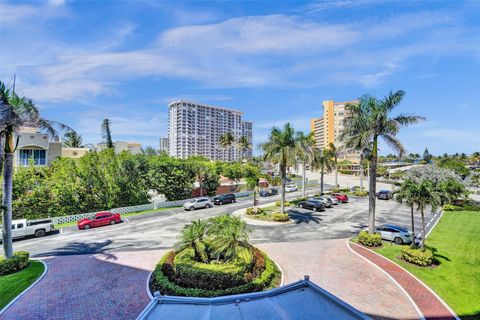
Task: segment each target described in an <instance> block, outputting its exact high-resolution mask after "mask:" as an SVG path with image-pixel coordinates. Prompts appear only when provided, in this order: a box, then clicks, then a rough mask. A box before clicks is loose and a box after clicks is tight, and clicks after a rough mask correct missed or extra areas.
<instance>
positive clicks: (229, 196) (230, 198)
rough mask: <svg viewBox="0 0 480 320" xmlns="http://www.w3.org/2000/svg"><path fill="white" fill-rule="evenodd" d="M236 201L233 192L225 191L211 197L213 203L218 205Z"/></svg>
mask: <svg viewBox="0 0 480 320" xmlns="http://www.w3.org/2000/svg"><path fill="white" fill-rule="evenodd" d="M236 201H237V199H236V198H235V195H234V194H233V193H226V194H222V195H219V196H216V197H215V198H213V203H215V204H219V205H222V204H226V203H233V202H236Z"/></svg>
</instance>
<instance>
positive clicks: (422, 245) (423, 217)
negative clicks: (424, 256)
mask: <svg viewBox="0 0 480 320" xmlns="http://www.w3.org/2000/svg"><path fill="white" fill-rule="evenodd" d="M420 214H421V215H422V244H421V246H420V249H422V250H423V249H425V238H426V236H427V233H426V230H425V215H424V214H423V206H422V207H421V208H420Z"/></svg>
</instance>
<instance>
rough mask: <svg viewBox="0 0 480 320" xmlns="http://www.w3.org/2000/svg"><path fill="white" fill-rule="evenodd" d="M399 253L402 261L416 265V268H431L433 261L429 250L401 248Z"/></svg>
mask: <svg viewBox="0 0 480 320" xmlns="http://www.w3.org/2000/svg"><path fill="white" fill-rule="evenodd" d="M400 252H401V254H402V259H403V260H405V261H407V262H410V263H413V264H416V265H417V266H421V267H428V266H431V265H432V264H433V262H434V261H435V259H434V257H433V252H432V250H429V249H425V250H423V251H422V250H421V249H414V248H411V247H403V248H402V250H401V251H400Z"/></svg>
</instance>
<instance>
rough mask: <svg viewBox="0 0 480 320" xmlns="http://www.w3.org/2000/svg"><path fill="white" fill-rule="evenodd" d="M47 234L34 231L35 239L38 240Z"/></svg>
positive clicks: (43, 231) (41, 231) (42, 231)
mask: <svg viewBox="0 0 480 320" xmlns="http://www.w3.org/2000/svg"><path fill="white" fill-rule="evenodd" d="M46 234H47V233H46V232H45V230H37V231H35V237H37V238H40V237H43V236H45V235H46Z"/></svg>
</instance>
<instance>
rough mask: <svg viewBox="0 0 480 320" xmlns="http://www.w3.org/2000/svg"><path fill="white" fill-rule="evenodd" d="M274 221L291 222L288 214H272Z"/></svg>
mask: <svg viewBox="0 0 480 320" xmlns="http://www.w3.org/2000/svg"><path fill="white" fill-rule="evenodd" d="M272 219H273V221H279V222H284V221H288V220H290V218H289V217H288V213H272Z"/></svg>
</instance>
